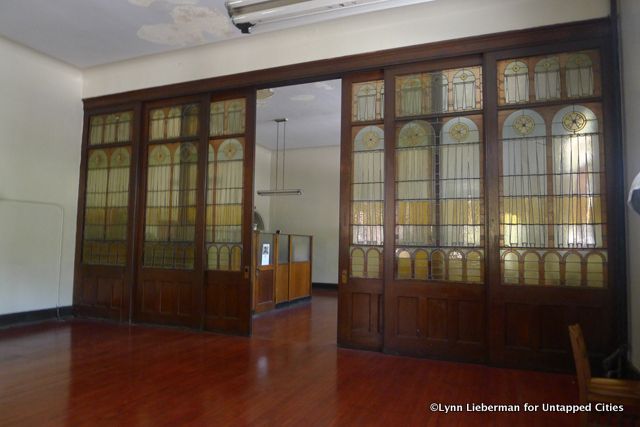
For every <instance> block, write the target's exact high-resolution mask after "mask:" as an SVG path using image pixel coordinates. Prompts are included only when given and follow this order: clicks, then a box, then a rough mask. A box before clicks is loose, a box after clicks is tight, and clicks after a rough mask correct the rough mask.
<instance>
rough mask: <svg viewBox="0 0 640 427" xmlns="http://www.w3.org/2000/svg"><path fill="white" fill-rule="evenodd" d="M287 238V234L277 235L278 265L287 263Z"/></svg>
mask: <svg viewBox="0 0 640 427" xmlns="http://www.w3.org/2000/svg"><path fill="white" fill-rule="evenodd" d="M289 238H290V236H289V235H288V234H280V235H278V264H288V263H289Z"/></svg>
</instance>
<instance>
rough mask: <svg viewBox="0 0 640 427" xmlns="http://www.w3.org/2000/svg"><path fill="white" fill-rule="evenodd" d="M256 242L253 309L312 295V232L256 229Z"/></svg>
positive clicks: (262, 309)
mask: <svg viewBox="0 0 640 427" xmlns="http://www.w3.org/2000/svg"><path fill="white" fill-rule="evenodd" d="M254 242H255V244H254V245H255V246H254V256H255V258H254V261H253V265H254V268H255V282H254V286H253V310H254V312H256V313H261V312H264V311H268V310H271V309H273V308H274V307H275V306H276V305H278V304H285V303H288V302H292V301H295V300H298V299H302V298H309V297H310V296H311V270H312V249H311V248H312V244H313V237H312V236H305V235H290V234H281V233H264V232H255V233H254Z"/></svg>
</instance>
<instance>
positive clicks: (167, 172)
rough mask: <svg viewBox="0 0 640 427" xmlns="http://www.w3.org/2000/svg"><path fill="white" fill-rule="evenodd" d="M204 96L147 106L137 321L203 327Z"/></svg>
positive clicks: (135, 318)
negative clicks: (202, 184)
mask: <svg viewBox="0 0 640 427" xmlns="http://www.w3.org/2000/svg"><path fill="white" fill-rule="evenodd" d="M201 100H202V98H184V99H177V100H171V101H170V102H165V103H154V104H148V105H147V107H146V108H145V110H144V115H143V117H144V121H145V126H144V132H143V150H142V151H143V153H144V154H143V161H142V175H143V176H142V186H141V191H140V198H141V199H140V205H141V206H142V207H143V212H142V214H143V215H144V218H143V221H141V226H140V228H139V233H138V239H139V241H141V242H142V245H141V247H140V250H139V254H138V273H137V283H136V285H137V289H136V301H135V311H134V320H135V321H138V322H148V323H160V324H169V325H183V326H191V327H197V326H198V325H199V324H200V310H201V308H200V302H201V298H202V296H201V289H202V273H201V272H202V259H203V257H202V248H203V246H204V245H203V244H202V241H201V239H200V236H202V210H203V209H202V208H203V207H204V206H203V201H204V200H203V197H202V194H203V192H202V191H201V186H200V185H201V184H200V183H201V182H202V181H203V180H202V174H203V173H204V167H203V165H204V162H203V161H204V160H206V150H203V147H204V146H205V145H204V144H203V142H204V140H203V138H202V134H203V131H202V129H203V125H204V123H205V120H203V119H204V114H203V111H204V110H205V104H204V103H203V102H201Z"/></svg>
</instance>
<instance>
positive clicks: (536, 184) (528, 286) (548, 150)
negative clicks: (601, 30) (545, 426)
mask: <svg viewBox="0 0 640 427" xmlns="http://www.w3.org/2000/svg"><path fill="white" fill-rule="evenodd" d="M560 49H562V48H561V47H559V46H557V47H556V51H555V52H552V53H548V50H547V51H541V50H540V49H536V50H528V51H525V50H523V51H518V52H506V53H501V54H498V55H496V56H495V57H493V56H491V57H490V58H489V59H488V61H487V67H488V68H489V69H491V70H492V71H493V70H495V71H493V72H495V74H493V73H492V76H491V81H492V84H491V86H492V91H494V90H495V93H496V94H497V101H496V102H495V104H493V105H490V106H489V108H490V109H491V110H494V109H495V110H497V117H495V116H494V119H497V123H496V122H494V123H496V124H497V126H496V128H495V130H494V131H492V134H494V135H493V136H494V138H495V145H494V146H493V147H492V153H494V155H493V156H491V157H492V158H493V159H494V162H492V164H493V170H494V171H495V172H497V176H496V177H495V180H496V181H497V182H494V191H495V193H496V194H495V195H494V196H493V197H495V198H493V200H492V201H493V202H495V203H494V204H493V207H494V208H493V211H492V217H493V218H495V219H497V221H496V227H499V228H497V229H496V230H495V232H496V233H497V234H498V236H499V237H498V238H496V240H495V242H496V243H495V244H496V246H495V247H493V248H492V253H493V258H494V260H493V265H494V266H495V268H494V270H493V272H494V274H493V276H492V281H493V284H492V285H493V288H492V300H491V314H490V320H491V328H490V330H491V341H492V360H493V361H494V362H496V363H499V364H501V365H517V366H530V367H539V366H545V367H548V368H555V369H567V368H570V367H571V366H572V360H571V350H570V346H569V337H568V334H567V326H568V325H569V324H572V323H580V325H581V326H582V329H583V331H584V333H585V339H586V341H587V342H588V344H589V350H590V351H591V352H592V353H593V354H598V355H600V356H604V355H606V354H607V352H609V351H611V347H612V342H613V341H614V337H615V333H614V324H613V319H614V316H613V311H612V308H613V292H612V287H613V286H615V285H616V283H615V282H611V281H610V280H609V277H616V275H618V274H619V273H618V272H616V271H613V272H609V271H608V270H609V267H608V265H609V256H610V254H609V251H608V248H609V247H615V246H616V244H617V242H616V239H615V236H616V233H615V232H614V233H610V231H611V230H614V231H615V230H616V228H615V227H616V224H608V222H607V218H608V217H609V216H611V217H615V214H613V211H612V210H611V204H607V201H606V198H607V194H608V193H609V192H614V191H615V188H614V187H612V185H611V182H609V181H608V180H607V179H606V178H607V172H608V171H613V169H614V168H615V166H614V165H615V162H613V159H614V158H613V156H610V153H612V152H613V150H614V147H613V144H612V140H611V138H610V136H609V135H610V134H611V126H610V120H611V118H610V116H609V114H608V113H609V112H610V111H612V109H611V108H609V109H607V108H606V106H607V105H609V106H610V105H611V104H607V103H608V102H610V101H608V100H609V99H610V95H611V93H607V92H606V91H605V90H604V88H605V87H607V86H606V85H604V84H603V81H604V80H603V77H605V75H606V74H604V73H603V69H604V68H605V67H604V65H605V64H607V61H606V60H603V58H601V52H602V51H600V50H599V49H597V48H583V49H579V50H576V49H575V48H573V49H570V50H564V49H562V50H560ZM611 77H612V76H609V78H611ZM619 226H622V225H621V224H619ZM612 255H613V254H612ZM615 262H617V260H615V261H614V263H615ZM610 273H611V274H610ZM617 277H620V276H619V275H618V276H617ZM621 280H624V279H623V278H621Z"/></svg>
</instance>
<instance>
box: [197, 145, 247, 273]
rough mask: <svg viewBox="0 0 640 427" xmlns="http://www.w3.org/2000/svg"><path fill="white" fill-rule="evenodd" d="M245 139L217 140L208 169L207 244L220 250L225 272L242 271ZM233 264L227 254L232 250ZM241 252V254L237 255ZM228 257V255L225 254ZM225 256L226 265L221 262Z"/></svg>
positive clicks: (210, 152) (212, 262)
mask: <svg viewBox="0 0 640 427" xmlns="http://www.w3.org/2000/svg"><path fill="white" fill-rule="evenodd" d="M244 142H245V141H244V138H229V139H215V140H211V141H210V142H209V160H208V169H207V211H206V242H207V245H208V246H209V247H211V246H216V247H217V248H218V250H217V252H218V254H219V255H218V256H219V258H220V260H221V261H220V262H219V263H216V262H214V261H213V260H211V261H210V262H209V263H208V265H209V266H210V267H211V266H215V265H216V264H217V265H219V267H220V269H222V270H229V269H231V270H233V271H240V269H241V261H239V260H240V259H241V252H242V214H243V190H244ZM232 248H233V251H235V252H233V251H232V255H234V254H235V258H233V257H232V259H231V261H232V262H229V261H226V260H227V255H226V253H227V251H228V250H231V249H232ZM238 251H240V252H238ZM223 254H225V255H223ZM223 256H224V260H225V263H223V262H222V260H223Z"/></svg>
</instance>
